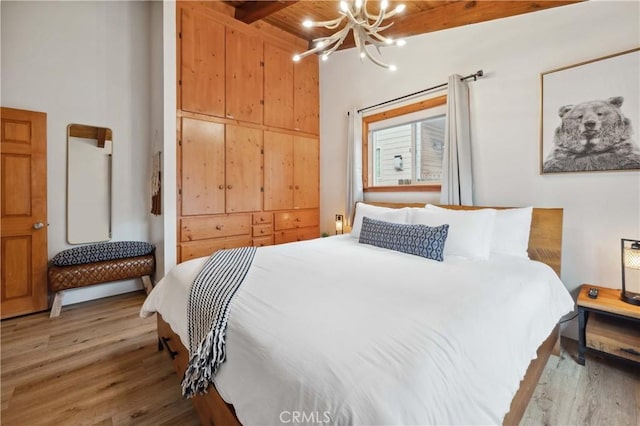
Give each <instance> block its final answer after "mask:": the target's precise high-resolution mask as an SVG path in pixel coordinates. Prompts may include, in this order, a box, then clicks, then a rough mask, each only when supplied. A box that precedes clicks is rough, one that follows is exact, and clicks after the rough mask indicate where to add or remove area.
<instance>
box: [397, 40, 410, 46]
mask: <svg viewBox="0 0 640 426" xmlns="http://www.w3.org/2000/svg"><path fill="white" fill-rule="evenodd" d="M405 44H407V41H406V40H403V39H400V40H398V41H396V45H398V46H404V45H405Z"/></svg>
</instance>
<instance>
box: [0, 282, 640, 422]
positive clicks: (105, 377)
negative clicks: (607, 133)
mask: <svg viewBox="0 0 640 426" xmlns="http://www.w3.org/2000/svg"><path fill="white" fill-rule="evenodd" d="M144 297H145V295H144V293H143V292H139V293H129V294H125V295H121V296H115V297H110V298H106V299H101V300H96V301H91V302H85V303H80V304H77V305H71V306H65V307H64V308H63V310H62V315H61V316H60V317H59V318H54V319H49V317H48V313H46V312H45V313H40V314H35V315H30V316H26V317H21V318H14V319H9V320H5V321H2V348H1V353H2V357H1V363H2V365H1V366H2V374H1V380H2V382H1V388H2V413H1V414H2V415H1V422H2V425H5V426H11V425H16V426H22V425H30V426H31V425H197V424H198V419H197V416H196V414H195V411H194V410H193V408H192V405H191V402H190V401H186V400H183V399H182V398H181V396H180V385H179V379H178V377H177V376H176V374H175V373H174V370H173V366H172V364H171V362H170V361H169V359H168V357H167V354H166V353H165V352H158V351H157V340H156V330H155V329H156V321H155V318H154V317H152V318H147V319H142V318H140V317H139V316H138V311H139V309H140V306H141V305H142V302H143V300H144ZM563 348H564V350H563V353H562V356H561V357H555V356H552V357H551V359H550V360H549V362H548V363H547V366H546V368H545V370H544V373H543V375H542V378H541V380H540V383H539V384H538V386H537V388H536V390H535V393H534V396H533V398H532V399H531V402H530V403H529V406H528V408H527V411H526V412H525V415H524V418H523V420H522V423H521V424H522V425H523V426H529V425H611V426H613V425H615V426H619V425H620V426H622V425H640V369H638V368H635V367H632V366H630V365H626V364H621V363H617V362H613V361H609V360H604V359H600V358H595V357H591V356H589V357H588V358H587V365H586V366H585V367H582V366H580V365H578V364H577V363H576V362H575V361H574V357H575V354H576V353H577V347H576V344H575V342H574V341H571V340H563Z"/></svg>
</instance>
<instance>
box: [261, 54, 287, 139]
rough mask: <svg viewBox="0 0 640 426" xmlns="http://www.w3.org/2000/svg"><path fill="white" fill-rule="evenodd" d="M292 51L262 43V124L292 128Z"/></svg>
mask: <svg viewBox="0 0 640 426" xmlns="http://www.w3.org/2000/svg"><path fill="white" fill-rule="evenodd" d="M292 56H293V53H291V52H289V51H286V50H283V49H280V48H279V47H275V46H273V45H271V44H269V43H266V42H265V43H264V125H265V126H273V127H280V128H283V129H293V61H292V60H291V57H292Z"/></svg>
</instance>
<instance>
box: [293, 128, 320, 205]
mask: <svg viewBox="0 0 640 426" xmlns="http://www.w3.org/2000/svg"><path fill="white" fill-rule="evenodd" d="M319 145H320V144H319V143H318V139H315V138H305V137H302V136H296V137H294V138H293V207H294V208H296V209H310V208H316V207H319V206H320V183H319V181H320V173H319V170H320V164H319V163H320V148H319Z"/></svg>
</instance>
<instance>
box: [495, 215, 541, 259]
mask: <svg viewBox="0 0 640 426" xmlns="http://www.w3.org/2000/svg"><path fill="white" fill-rule="evenodd" d="M532 215H533V207H522V208H517V209H504V210H496V221H495V225H494V227H493V241H492V243H491V253H499V254H508V255H510V256H517V257H521V258H523V259H529V254H528V253H527V248H528V247H529V232H530V231H531V216H532Z"/></svg>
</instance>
